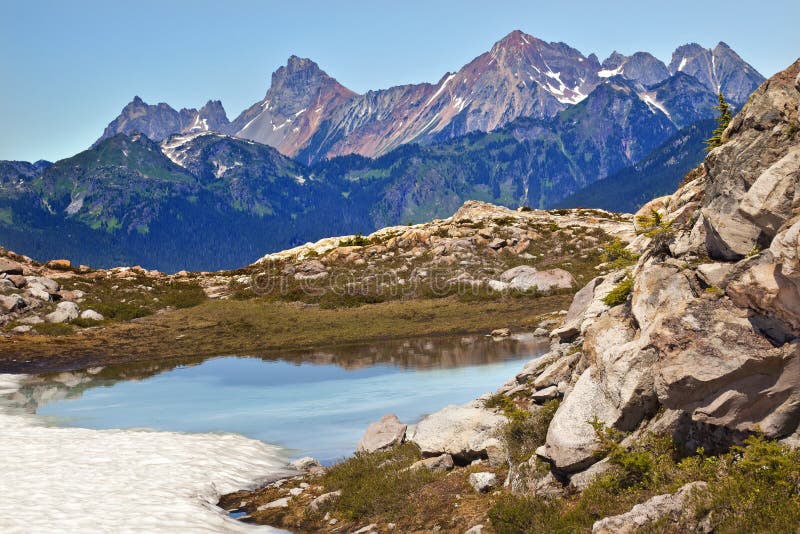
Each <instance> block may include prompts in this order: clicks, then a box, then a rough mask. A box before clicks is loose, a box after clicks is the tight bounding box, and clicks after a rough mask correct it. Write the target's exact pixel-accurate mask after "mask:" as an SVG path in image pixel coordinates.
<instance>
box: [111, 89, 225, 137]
mask: <svg viewBox="0 0 800 534" xmlns="http://www.w3.org/2000/svg"><path fill="white" fill-rule="evenodd" d="M228 124H229V121H228V117H227V115H226V114H225V109H224V108H223V107H222V102H220V101H219V100H209V101H208V103H206V105H205V106H203V107H202V108H200V110H199V111H198V110H196V109H186V108H184V109H181V110H180V111H176V110H175V109H173V108H172V107H170V106H169V105H168V104H165V103H163V102H162V103H160V104H156V105H150V104H146V103H145V102H144V101H143V100H142V99H141V98H139V97H138V96H136V97H134V99H133V100H132V101H131V102H130V103H129V104H128V105H126V106H125V107H124V108H123V109H122V112H121V113H120V114H119V116H118V117H117V118H116V119H114V120H113V121H111V123H110V124H109V125H108V126H107V127H106V129H105V131H104V132H103V135H102V136H100V139H98V140H97V142H100V141H102V140H104V139H108V138H110V137H114V136H115V135H117V134H121V133H122V134H126V135H132V134H135V133H143V134H144V135H146V136H147V137H149V138H150V139H152V140H153V141H161V140H163V139H166V138H167V137H169V136H170V135H172V134H175V133H180V132H198V131H223V130H225V129H227V128H228ZM95 144H97V143H95Z"/></svg>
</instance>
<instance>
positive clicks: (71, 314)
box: [44, 301, 78, 323]
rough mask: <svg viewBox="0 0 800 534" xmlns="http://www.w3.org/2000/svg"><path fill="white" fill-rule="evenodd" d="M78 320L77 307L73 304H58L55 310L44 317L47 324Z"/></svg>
mask: <svg viewBox="0 0 800 534" xmlns="http://www.w3.org/2000/svg"><path fill="white" fill-rule="evenodd" d="M77 318H78V305H77V304H75V303H74V302H68V301H65V302H59V303H58V305H57V306H56V310H55V311H54V312H52V313H48V314H47V315H45V316H44V320H45V321H47V322H48V323H68V322H69V321H72V320H74V319H77Z"/></svg>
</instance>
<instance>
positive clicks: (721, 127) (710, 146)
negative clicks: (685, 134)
mask: <svg viewBox="0 0 800 534" xmlns="http://www.w3.org/2000/svg"><path fill="white" fill-rule="evenodd" d="M718 97H719V105H718V106H714V109H718V110H719V116H718V117H717V127H716V129H715V130H714V131H713V132H712V133H711V138H710V139H708V140H707V141H706V152H710V151H711V150H714V149H715V148H717V147H718V146H720V145H721V144H722V132H724V131H725V128H727V127H728V124H730V122H731V107H730V105H728V103H727V102H726V101H725V97H724V96H722V91H720V92H719V95H718Z"/></svg>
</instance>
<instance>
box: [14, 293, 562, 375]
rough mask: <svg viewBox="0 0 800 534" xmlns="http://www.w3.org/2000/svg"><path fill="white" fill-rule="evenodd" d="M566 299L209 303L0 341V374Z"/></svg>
mask: <svg viewBox="0 0 800 534" xmlns="http://www.w3.org/2000/svg"><path fill="white" fill-rule="evenodd" d="M570 300H571V296H570V295H552V296H546V297H539V298H509V299H500V300H492V301H485V302H469V303H466V302H461V301H459V300H458V299H457V298H455V297H448V298H444V299H418V300H409V301H392V302H384V303H379V304H370V305H365V306H360V307H356V308H340V309H336V310H326V309H321V308H320V307H318V306H308V305H301V304H293V303H285V302H276V301H270V300H264V299H250V300H244V301H241V300H210V301H206V302H203V303H202V304H200V305H198V306H195V307H192V308H186V309H176V310H171V311H166V312H159V313H156V314H155V315H151V316H148V317H143V318H141V319H136V320H134V321H130V322H126V323H118V324H113V325H109V326H107V327H105V328H102V329H88V330H85V331H80V332H78V333H75V334H72V335H63V336H58V337H52V336H41V335H39V336H37V335H30V336H13V337H0V372H43V371H47V370H62V369H76V368H83V367H88V366H92V365H105V364H110V363H124V362H132V361H144V360H149V359H161V358H169V357H182V356H212V355H223V354H247V355H268V354H269V353H270V352H274V351H278V350H282V351H286V350H290V349H303V348H314V347H323V346H330V345H340V344H351V343H356V342H361V341H376V340H381V339H393V338H404V337H414V336H430V335H445V334H457V333H480V332H488V331H490V330H492V329H494V328H499V327H512V328H523V329H531V328H533V327H534V326H535V325H536V323H537V322H538V320H539V317H540V316H541V315H544V314H546V313H550V312H552V311H556V310H560V309H565V308H566V307H567V306H568V305H569V302H570Z"/></svg>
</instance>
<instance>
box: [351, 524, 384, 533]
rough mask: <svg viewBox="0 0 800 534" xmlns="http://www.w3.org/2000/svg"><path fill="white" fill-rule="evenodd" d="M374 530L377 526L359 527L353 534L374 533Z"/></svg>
mask: <svg viewBox="0 0 800 534" xmlns="http://www.w3.org/2000/svg"><path fill="white" fill-rule="evenodd" d="M376 528H378V525H376V524H374V523H373V524H371V525H367V526H365V527H361V528H360V529H358V530H356V531H354V532H353V534H365V533H367V532H374V531H375V529H376Z"/></svg>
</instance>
